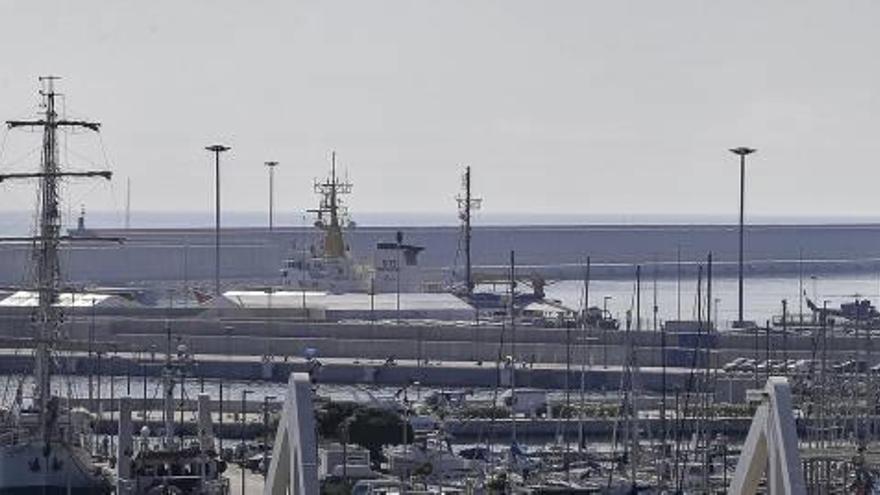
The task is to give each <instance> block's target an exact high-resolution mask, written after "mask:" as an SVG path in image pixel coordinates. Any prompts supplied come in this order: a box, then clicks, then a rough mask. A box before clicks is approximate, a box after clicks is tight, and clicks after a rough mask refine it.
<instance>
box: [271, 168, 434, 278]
mask: <svg viewBox="0 0 880 495" xmlns="http://www.w3.org/2000/svg"><path fill="white" fill-rule="evenodd" d="M352 188H353V185H352V183H351V182H350V181H349V180H348V179H340V177H339V174H338V172H337V163H336V152H335V151H334V152H332V153H331V154H330V174H329V175H328V176H327V177H326V178H324V179H322V180H319V181H315V184H314V190H315V194H317V195H318V197H319V202H318V207H317V208H314V209H310V210H307V211H308V212H309V213H312V214H315V215H316V217H317V218H316V220H315V227H317V228H318V229H320V231H321V236H322V237H321V240H320V241H319V242H317V243H315V244H314V245H312V246H310V247H309V249H307V250H304V249H301V250H300V251H299V252H297V253H295V254H294V256H292V257H289V258H288V259H286V260H284V267H283V269H282V275H283V277H284V283H285V285H290V286H293V287H295V288H297V289H301V290H309V291H319V292H331V293H347V292H355V293H367V292H369V293H382V292H399V291H403V292H413V291H418V290H420V289H421V286H422V284H423V279H422V273H421V270H420V268H419V266H418V256H419V253H421V252H422V250H423V249H424V248H422V247H420V246H415V245H412V244H408V243H404V242H403V233H402V232H400V231H398V232H396V233H395V235H394V238H393V240H392V239H388V240H387V241H383V242H378V243H377V244H376V249H375V251H374V252H373V253H371V254H370V255H368V256H365V257H362V258H361V259H357V258H355V257H354V256H352V255H351V253H350V250H349V248H348V245H347V244H346V240H345V230H346V229H347V228H351V227H353V226H354V222H351V221H350V220H349V216H348V209H347V208H346V206H345V203H344V202H343V199H342V197H343V196H345V195H348V194H351V191H352Z"/></svg>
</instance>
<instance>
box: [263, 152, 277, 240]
mask: <svg viewBox="0 0 880 495" xmlns="http://www.w3.org/2000/svg"><path fill="white" fill-rule="evenodd" d="M265 165H266V168H268V169H269V232H272V230H273V228H274V216H275V167H277V166H278V162H266V163H265Z"/></svg>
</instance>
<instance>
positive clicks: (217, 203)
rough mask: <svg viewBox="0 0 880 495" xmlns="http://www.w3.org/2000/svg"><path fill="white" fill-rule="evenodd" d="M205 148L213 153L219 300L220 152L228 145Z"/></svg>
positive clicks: (215, 284) (228, 148)
mask: <svg viewBox="0 0 880 495" xmlns="http://www.w3.org/2000/svg"><path fill="white" fill-rule="evenodd" d="M205 149H206V150H208V151H210V152H211V153H214V297H215V298H216V299H215V303H217V304H219V302H220V153H223V152H225V151H229V150H230V149H232V148H230V147H229V146H224V145H222V144H212V145H211V146H206V147H205Z"/></svg>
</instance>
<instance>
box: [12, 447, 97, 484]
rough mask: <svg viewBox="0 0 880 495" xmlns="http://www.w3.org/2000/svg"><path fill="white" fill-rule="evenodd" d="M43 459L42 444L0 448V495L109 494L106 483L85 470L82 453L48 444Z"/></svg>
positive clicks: (71, 448)
mask: <svg viewBox="0 0 880 495" xmlns="http://www.w3.org/2000/svg"><path fill="white" fill-rule="evenodd" d="M50 446H51V448H50V449H49V455H48V456H44V449H43V447H44V446H43V444H42V442H31V443H24V444H18V445H6V446H3V447H0V495H6V494H19V493H21V494H24V493H27V494H34V495H42V494H47V495H49V494H77V495H85V494H88V495H103V494H106V493H109V491H110V486H109V484H108V483H107V482H106V480H105V479H104V478H102V477H100V476H98V475H97V474H96V473H94V472H90V471H89V469H88V468H86V467H85V466H87V465H88V464H87V462H86V461H87V458H86V455H85V452H84V451H81V450H80V449H77V448H75V447H71V446H69V445H66V444H62V443H57V442H52V443H51V444H50Z"/></svg>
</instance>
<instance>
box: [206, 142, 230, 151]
mask: <svg viewBox="0 0 880 495" xmlns="http://www.w3.org/2000/svg"><path fill="white" fill-rule="evenodd" d="M205 149H206V150H208V151H213V152H214V153H222V152H224V151H229V150H231V149H232V148H230V147H229V146H224V145H222V144H212V145H211V146H205Z"/></svg>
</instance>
